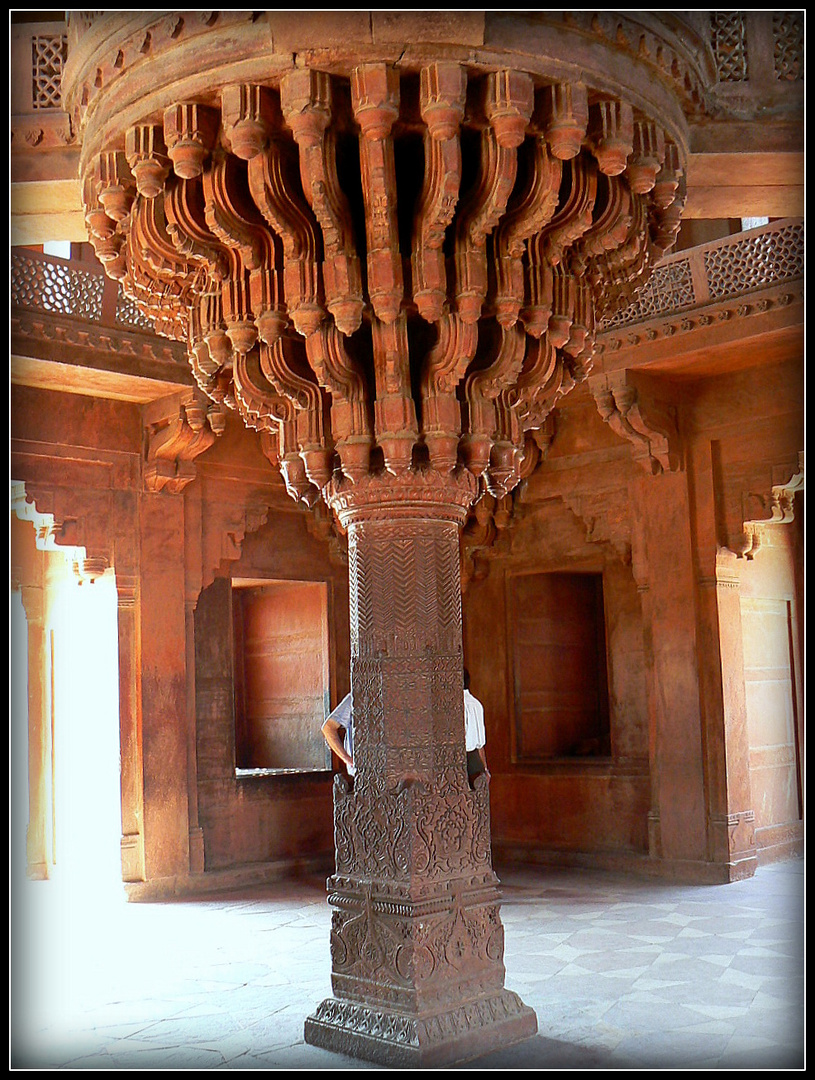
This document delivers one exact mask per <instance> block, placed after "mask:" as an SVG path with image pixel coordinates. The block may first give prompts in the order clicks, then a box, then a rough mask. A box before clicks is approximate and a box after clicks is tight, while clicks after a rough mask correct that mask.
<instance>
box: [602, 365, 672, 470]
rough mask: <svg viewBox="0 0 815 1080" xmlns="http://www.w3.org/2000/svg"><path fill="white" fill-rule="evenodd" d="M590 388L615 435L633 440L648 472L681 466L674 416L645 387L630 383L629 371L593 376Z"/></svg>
mask: <svg viewBox="0 0 815 1080" xmlns="http://www.w3.org/2000/svg"><path fill="white" fill-rule="evenodd" d="M589 387H590V389H591V392H592V395H593V396H594V400H595V402H596V403H597V409H598V412H599V413H600V416H601V417H602V419H603V420H604V421H605V422H606V423H607V424H608V426H609V427H610V428H611V430H612V431H614V432H615V434H617V435H619V436H620V438H622V439H625V440H626V441H627V442H629V443H631V445H632V447H633V448H634V453H633V457H634V460H635V461H636V462H637V463H638V464H639V465H641V466H642V467H643V468H644V469H645V470H646V472H649V473H650V474H651V475H653V476H657V475H659V474H660V473H663V472H676V471H678V470H679V469H681V467H682V454H681V447H680V440H679V432H678V430H677V427H676V422H675V420H674V418H673V416H672V415H671V413H670V412H669V411H668V410H667V409H666V408H664V407H662V406H661V405H659V404H658V403H657V402H656V401H654V400H653V399H652V398H651V397H650V396H649V395H648V394H647V393H646V392H645V391H644V390H643V389H642V388H638V387H636V386H634V385H633V384H632V383H630V382H629V381H628V377H627V373H625V372H623V373H621V376H620V377H613V376H608V375H605V376H598V377H597V378H590V379H589Z"/></svg>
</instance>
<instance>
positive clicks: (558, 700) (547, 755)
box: [509, 572, 611, 765]
mask: <svg viewBox="0 0 815 1080" xmlns="http://www.w3.org/2000/svg"><path fill="white" fill-rule="evenodd" d="M509 591H510V597H509V600H510V603H509V613H510V620H511V631H512V640H513V659H512V664H513V671H512V676H513V692H514V730H513V745H512V752H513V761H514V763H516V764H532V765H534V764H538V763H545V762H549V761H555V760H558V759H570V760H575V759H579V760H590V759H598V758H602V759H607V758H608V757H610V755H611V732H610V718H609V692H608V667H607V657H606V630H605V610H604V600H603V575H602V574H601V573H589V572H578V573H557V572H549V573H547V572H544V573H520V574H515V575H513V576H512V577H511V578H510V581H509Z"/></svg>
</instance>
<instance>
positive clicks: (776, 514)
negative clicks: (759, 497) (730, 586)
mask: <svg viewBox="0 0 815 1080" xmlns="http://www.w3.org/2000/svg"><path fill="white" fill-rule="evenodd" d="M803 491H804V451H803V450H802V451H801V452H800V453H799V455H798V471H797V472H795V473H794V474H793V475H792V476H791V478H790V479H789V480H788V481H787V482H786V483H784V484H774V485H773V486H772V488H771V490H770V497H769V499H767V500H766V505H767V506H768V509H769V516H768V517H766V518H764V519H754V520H752V521H745V523H744V532H743V534H742V540H743V545H744V548H743V550H742V551H741V552H737V554H743V556H744V558H746V559H752V558H753V557H754V556H755V554H756V552H757V551H758V549H759V547H760V546H761V533H762V528H763V526H765V525H782V524H788V523H789V522H791V521H793V520H794V518H795V496H796V495H798V494H799V493H802V492H803Z"/></svg>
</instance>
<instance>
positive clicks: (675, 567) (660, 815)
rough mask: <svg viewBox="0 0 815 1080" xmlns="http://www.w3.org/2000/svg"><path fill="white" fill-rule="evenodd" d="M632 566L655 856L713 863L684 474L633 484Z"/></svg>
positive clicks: (674, 474)
mask: <svg viewBox="0 0 815 1080" xmlns="http://www.w3.org/2000/svg"><path fill="white" fill-rule="evenodd" d="M634 491H635V494H636V506H635V512H634V520H635V521H636V523H637V530H638V532H637V535H636V536H635V541H634V550H633V560H634V570H635V576H636V578H637V583H638V586H639V589H640V596H641V599H642V615H643V624H644V628H645V658H646V665H647V668H648V697H649V714H650V743H651V783H652V802H651V805H652V810H651V816H650V823H649V834H650V847H651V854H652V856H654V857H656V858H662V859H665V860H669V861H673V862H682V863H691V864H692V863H696V864H698V865H699V867H700V869H701V867H702V864H704V863H705V862H706V861H707V858H708V845H707V806H706V797H705V783H704V747H703V742H702V727H703V717H702V714H701V699H700V687H699V676H698V664H699V646H698V642H697V625H696V611H695V608H694V606H693V604H689V603H688V597H690V596H693V595H694V593H695V591H696V580H695V574H694V562H693V549H692V543H691V536H690V526H689V521H690V512H689V498H688V478H687V475H686V474H685V473H664V474H662V475H660V476H657V477H648V478H645V477H643V478H642V479H638V480H637V481H636V482H635V484H634Z"/></svg>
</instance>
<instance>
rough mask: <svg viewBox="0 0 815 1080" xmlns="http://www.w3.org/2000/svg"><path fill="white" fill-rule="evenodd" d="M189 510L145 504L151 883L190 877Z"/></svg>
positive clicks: (142, 646) (175, 503)
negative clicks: (186, 555) (186, 553)
mask: <svg viewBox="0 0 815 1080" xmlns="http://www.w3.org/2000/svg"><path fill="white" fill-rule="evenodd" d="M183 514H184V504H183V499H182V498H181V497H180V496H178V495H165V494H152V493H149V492H148V493H145V494H144V495H142V497H141V511H140V523H141V551H140V574H139V607H138V611H139V650H140V660H141V723H142V727H141V734H142V766H143V776H144V795H145V797H144V858H145V876H146V878H147V880H154V879H159V878H171V877H175V876H185V877H186V876H187V875H188V874H189V870H190V860H189V809H188V792H187V763H188V760H187V759H188V746H187V701H186V693H187V671H186V656H187V626H186V613H185V580H184V519H183Z"/></svg>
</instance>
